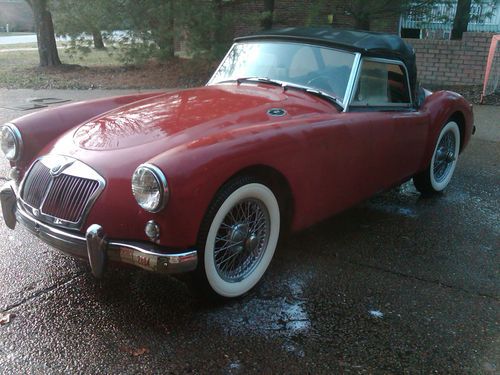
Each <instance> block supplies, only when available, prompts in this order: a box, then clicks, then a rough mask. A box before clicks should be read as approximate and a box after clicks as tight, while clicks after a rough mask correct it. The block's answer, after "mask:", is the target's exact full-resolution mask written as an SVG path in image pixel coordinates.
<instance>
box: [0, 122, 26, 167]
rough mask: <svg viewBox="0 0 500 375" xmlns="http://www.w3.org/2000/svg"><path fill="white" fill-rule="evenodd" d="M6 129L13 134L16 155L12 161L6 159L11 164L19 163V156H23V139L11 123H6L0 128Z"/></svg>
mask: <svg viewBox="0 0 500 375" xmlns="http://www.w3.org/2000/svg"><path fill="white" fill-rule="evenodd" d="M4 126H5V127H6V128H8V129H9V130H10V131H11V132H12V133H13V134H14V138H15V140H16V146H17V147H16V148H17V149H16V154H15V155H14V157H13V158H12V159H8V158H7V159H8V160H10V161H13V162H16V161H19V159H21V155H22V154H23V148H24V143H23V137H22V135H21V132H20V131H19V129H18V128H17V126H16V125H14V124H13V123H12V122H7V123H5V124H3V125H2V127H4Z"/></svg>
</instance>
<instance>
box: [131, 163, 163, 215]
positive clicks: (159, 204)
mask: <svg viewBox="0 0 500 375" xmlns="http://www.w3.org/2000/svg"><path fill="white" fill-rule="evenodd" d="M141 173H147V174H150V175H151V176H152V177H153V180H154V181H155V185H156V186H155V187H154V188H155V192H157V193H158V199H156V200H155V204H154V205H153V206H152V205H147V204H146V203H147V200H141V196H140V194H139V193H138V190H139V189H141V188H142V189H143V188H144V186H142V187H141V186H139V185H137V184H136V183H137V179H138V178H139V177H138V176H139V174H141ZM131 186H132V195H133V196H134V198H135V200H136V202H137V204H138V205H139V206H140V207H141V208H143V209H144V210H146V211H148V212H152V213H157V212H159V211H161V210H162V209H163V208H165V206H166V204H167V202H168V198H169V196H170V191H169V188H168V183H167V178H166V177H165V174H164V173H163V172H162V170H161V169H160V168H158V167H157V166H156V165H153V164H149V163H145V164H141V165H139V166H138V167H137V168H136V169H135V171H134V173H133V174H132V180H131Z"/></svg>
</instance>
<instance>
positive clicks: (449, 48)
mask: <svg viewBox="0 0 500 375" xmlns="http://www.w3.org/2000/svg"><path fill="white" fill-rule="evenodd" d="M492 35H493V34H491V33H473V32H468V33H465V34H464V36H463V39H462V40H432V39H406V41H407V42H408V43H410V44H411V45H412V46H413V47H414V48H415V52H416V54H417V69H418V79H419V80H420V82H421V83H422V84H423V85H426V84H427V85H436V86H439V85H481V84H483V80H484V71H485V69H486V60H487V58H488V51H489V48H490V43H491V37H492Z"/></svg>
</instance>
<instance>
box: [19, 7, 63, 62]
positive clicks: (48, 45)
mask: <svg viewBox="0 0 500 375" xmlns="http://www.w3.org/2000/svg"><path fill="white" fill-rule="evenodd" d="M27 2H28V4H29V5H30V6H31V9H32V10H33V16H34V19H35V30H36V37H37V43H38V55H39V57H40V66H57V65H61V60H60V59H59V54H58V52H57V45H56V38H55V35H54V24H53V23H52V14H50V12H49V10H48V8H47V0H27Z"/></svg>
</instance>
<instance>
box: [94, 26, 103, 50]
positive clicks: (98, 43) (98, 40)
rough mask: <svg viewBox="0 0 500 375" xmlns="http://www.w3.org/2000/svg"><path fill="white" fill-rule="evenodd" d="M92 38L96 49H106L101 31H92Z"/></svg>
mask: <svg viewBox="0 0 500 375" xmlns="http://www.w3.org/2000/svg"><path fill="white" fill-rule="evenodd" d="M92 38H93V39H94V48H95V49H105V48H106V47H104V41H103V40H102V34H101V32H100V31H99V30H92Z"/></svg>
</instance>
